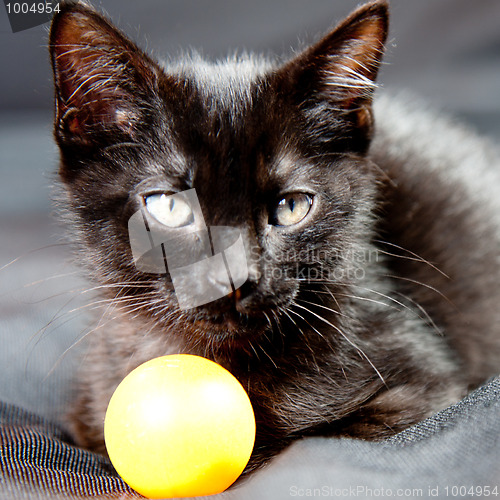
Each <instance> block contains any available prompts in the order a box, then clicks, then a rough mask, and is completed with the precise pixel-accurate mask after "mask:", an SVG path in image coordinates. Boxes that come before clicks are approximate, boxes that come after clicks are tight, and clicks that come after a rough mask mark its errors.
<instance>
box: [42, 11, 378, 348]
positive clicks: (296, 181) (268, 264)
mask: <svg viewBox="0 0 500 500" xmlns="http://www.w3.org/2000/svg"><path fill="white" fill-rule="evenodd" d="M386 31H387V12H386V5H385V4H384V3H376V4H372V5H371V6H368V7H365V8H363V9H360V10H359V11H358V12H356V13H355V14H353V16H351V18H349V19H348V20H347V21H345V22H344V23H343V24H342V25H341V26H340V27H338V28H337V29H336V30H335V31H333V32H332V33H331V34H329V35H328V36H327V37H325V38H324V39H323V40H321V41H320V42H319V43H318V44H316V45H315V46H313V47H311V48H310V49H308V50H307V51H305V52H304V53H302V54H300V55H299V56H297V57H296V58H294V59H293V60H291V61H289V62H287V63H286V64H284V65H281V66H279V65H273V64H270V63H269V62H267V61H264V60H260V59H252V58H248V59H241V60H228V61H226V62H223V63H218V64H209V63H206V62H203V61H201V60H198V59H197V58H193V59H192V60H184V61H182V62H181V63H179V64H178V65H176V66H175V67H167V68H166V69H162V68H160V67H159V66H158V65H157V64H156V63H155V62H153V61H151V60H150V59H149V58H148V57H147V56H146V55H145V54H143V53H142V52H141V51H140V50H139V49H137V47H135V46H134V45H133V44H132V43H131V42H130V41H128V40H126V39H125V38H124V37H123V36H122V35H121V34H120V33H119V32H117V31H116V29H114V28H113V27H112V26H111V25H109V24H108V23H107V22H106V21H105V20H104V19H103V18H102V17H100V16H99V15H98V14H96V13H94V12H92V11H90V10H88V9H87V8H84V7H81V6H72V7H69V6H68V7H65V8H64V9H63V12H62V13H61V14H59V15H58V16H57V17H56V18H55V21H54V24H53V28H52V32H51V40H50V44H51V49H52V58H53V66H54V74H55V83H56V105H57V106H56V128H55V135H56V139H57V141H58V143H59V146H60V148H61V158H62V159H61V168H60V174H61V177H62V180H63V181H64V184H65V186H66V194H67V203H68V213H69V214H70V216H71V219H72V223H73V224H74V225H75V227H76V229H77V236H78V239H79V241H80V242H81V245H82V247H83V250H84V251H83V253H82V255H83V259H84V260H85V262H86V264H87V265H88V267H89V269H90V271H91V273H92V274H93V278H94V279H96V280H97V281H98V282H99V283H101V284H103V285H106V286H107V288H106V290H109V291H110V294H111V295H112V296H115V295H117V296H126V297H127V298H130V300H129V301H128V302H124V303H125V304H128V307H129V308H130V310H131V314H134V315H140V316H143V317H144V319H145V321H148V322H150V323H151V322H152V323H153V324H154V325H156V326H158V327H160V329H168V330H173V329H177V330H178V331H180V332H182V335H184V336H186V338H187V340H188V341H189V342H191V343H198V342H200V341H201V342H203V341H205V342H207V341H209V342H210V343H214V341H216V342H218V343H232V342H234V341H236V342H238V343H239V344H244V343H245V342H247V341H248V340H251V339H254V338H256V337H258V336H259V335H262V334H263V333H266V332H269V331H270V330H271V329H272V323H273V321H277V318H279V317H280V316H283V315H284V316H286V314H287V313H286V309H287V307H288V306H289V305H290V304H291V303H292V302H293V301H294V300H296V298H297V297H298V296H304V295H305V294H307V293H309V292H310V291H311V290H312V289H314V288H315V287H317V286H320V285H321V284H322V283H323V282H325V281H326V280H328V281H329V282H333V284H335V283H336V282H338V284H341V283H342V282H343V281H348V280H352V279H353V277H352V276H350V273H349V269H350V268H351V267H352V266H353V262H351V261H350V259H351V257H352V256H351V257H350V251H351V250H352V247H353V246H354V244H356V243H359V241H360V240H363V239H364V238H366V237H367V234H368V233H369V227H370V210H371V203H372V196H373V187H372V185H373V176H372V173H371V170H370V165H369V164H368V163H367V162H365V161H364V160H363V154H364V152H365V151H366V149H367V147H368V144H369V138H370V134H371V128H372V123H371V110H370V101H371V94H372V90H373V81H374V79H375V76H376V73H377V69H378V64H379V57H380V54H381V51H382V48H383V43H384V40H385V36H386ZM191 189H194V190H195V193H196V198H197V201H198V202H199V208H200V209H201V213H202V216H203V219H204V223H205V224H206V226H207V227H213V226H229V227H233V228H237V229H238V231H239V232H240V234H241V236H242V241H243V243H244V247H245V258H246V263H247V266H248V278H247V280H246V282H245V283H244V284H243V285H242V286H241V287H239V288H238V289H237V290H235V291H233V292H232V293H230V294H228V295H226V296H224V297H222V298H219V299H217V300H215V301H211V302H209V303H207V304H205V305H202V306H198V307H193V308H189V309H186V310H181V309H180V307H179V304H178V300H177V298H176V296H175V291H174V287H173V283H172V279H171V276H170V274H169V273H165V271H164V272H163V274H161V273H153V272H144V271H141V270H139V269H138V268H137V265H136V263H134V259H133V255H132V251H131V247H130V235H129V231H128V227H129V226H128V224H129V220H130V218H131V217H132V216H133V215H134V214H135V213H138V212H140V211H141V212H142V213H143V214H144V217H145V218H146V222H147V224H148V227H159V228H160V230H161V231H163V234H166V235H167V236H168V235H172V237H174V236H175V237H176V238H177V239H178V241H179V242H180V243H179V245H180V246H179V252H180V253H181V254H182V253H185V254H189V252H190V251H192V248H191V247H192V244H193V241H195V240H193V239H190V237H189V236H186V235H189V234H190V232H192V230H193V224H195V223H196V220H195V219H196V217H194V211H195V209H194V207H193V206H190V204H189V203H187V202H185V201H183V199H182V198H179V197H176V193H182V192H185V191H188V190H191ZM173 325H176V327H175V328H173Z"/></svg>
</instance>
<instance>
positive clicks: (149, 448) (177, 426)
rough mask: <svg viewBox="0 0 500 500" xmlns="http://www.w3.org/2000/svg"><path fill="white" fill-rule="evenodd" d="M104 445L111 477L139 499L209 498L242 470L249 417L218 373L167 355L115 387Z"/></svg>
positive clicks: (241, 397)
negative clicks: (118, 478)
mask: <svg viewBox="0 0 500 500" xmlns="http://www.w3.org/2000/svg"><path fill="white" fill-rule="evenodd" d="M104 438H105V442H106V448H107V451H108V455H109V458H110V460H111V462H112V464H113V466H114V467H115V469H116V471H117V472H118V474H120V476H121V477H122V478H123V480H124V481H125V482H126V483H128V484H129V486H131V487H132V488H133V489H135V490H136V491H137V492H139V493H141V494H142V495H144V496H146V497H148V498H179V497H191V496H201V495H213V494H216V493H220V492H222V491H224V490H225V489H227V488H228V487H229V486H230V485H231V484H232V483H233V482H234V481H235V480H236V479H237V478H238V477H239V475H240V474H241V473H242V471H243V469H244V468H245V466H246V464H247V463H248V460H249V458H250V455H251V453H252V450H253V445H254V441H255V417H254V413H253V409H252V405H251V403H250V400H249V398H248V395H247V393H246V392H245V390H244V389H243V387H242V386H241V384H240V383H239V382H238V380H236V378H235V377H233V375H231V374H230V373H229V372H228V371H227V370H226V369H224V368H222V367H221V366H220V365H218V364H217V363H214V362H213V361H210V360H208V359H205V358H201V357H199V356H193V355H189V354H178V355H170V356H163V357H160V358H156V359H153V360H151V361H148V362H147V363H144V364H143V365H141V366H139V367H138V368H136V369H135V370H134V371H132V372H131V373H130V374H129V375H127V377H125V379H124V380H123V381H122V382H121V384H120V385H119V386H118V388H117V389H116V391H115V393H114V394H113V396H112V398H111V400H110V402H109V406H108V409H107V412H106V418H105V421H104Z"/></svg>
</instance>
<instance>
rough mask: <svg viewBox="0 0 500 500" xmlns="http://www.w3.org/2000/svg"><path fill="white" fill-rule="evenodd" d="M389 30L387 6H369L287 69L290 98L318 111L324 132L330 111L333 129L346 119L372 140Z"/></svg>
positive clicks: (284, 75)
mask: <svg viewBox="0 0 500 500" xmlns="http://www.w3.org/2000/svg"><path fill="white" fill-rule="evenodd" d="M388 24H389V13H388V4H387V2H386V1H376V2H372V3H369V4H366V5H364V6H362V7H360V8H359V9H358V10H356V11H354V12H353V13H352V14H351V15H350V16H349V17H348V18H347V19H346V20H344V21H343V22H342V23H341V24H340V25H338V26H337V27H336V28H335V29H334V30H333V31H332V32H330V33H329V34H328V35H326V36H325V37H324V38H323V39H322V40H320V41H319V42H318V43H316V44H315V45H313V46H312V47H309V48H308V49H307V50H306V51H304V52H302V53H301V54H299V55H298V56H296V57H295V58H294V59H293V60H292V61H290V62H289V63H287V64H286V65H285V66H284V67H283V68H281V78H282V82H283V83H285V85H286V87H287V89H288V90H287V92H288V93H291V94H293V95H294V96H295V98H296V99H297V101H298V102H300V104H301V106H302V107H305V108H308V109H309V110H311V111H312V113H310V114H311V116H312V117H314V120H316V121H317V122H319V123H317V125H318V126H321V127H322V129H323V130H324V128H325V123H326V122H328V120H329V118H328V116H322V115H321V113H320V109H323V111H325V112H328V111H330V114H331V115H332V116H331V118H332V120H333V123H335V121H338V119H339V116H342V117H343V119H345V120H347V121H349V122H350V123H351V124H352V126H353V130H355V131H357V132H358V133H359V134H360V135H364V136H366V137H369V135H370V132H371V127H372V113H371V101H372V96H373V91H374V89H375V88H376V84H375V80H376V77H377V73H378V69H379V66H380V63H381V58H382V55H383V51H384V44H385V41H386V38H387V32H388ZM325 103H327V104H328V105H327V106H325ZM318 105H319V106H318ZM315 107H317V109H316V110H314V108H315ZM339 111H340V112H341V114H340V115H339ZM314 120H313V121H314Z"/></svg>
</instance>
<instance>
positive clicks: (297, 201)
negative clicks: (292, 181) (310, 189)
mask: <svg viewBox="0 0 500 500" xmlns="http://www.w3.org/2000/svg"><path fill="white" fill-rule="evenodd" d="M311 206H312V197H311V196H309V195H308V194H305V193H290V194H287V195H286V196H284V197H283V198H281V200H280V201H279V202H278V204H277V205H276V208H275V210H274V216H273V218H272V223H273V224H274V225H276V226H293V225H294V224H297V223H298V222H300V221H301V220H302V219H304V218H305V216H306V215H307V214H308V213H309V210H310V209H311Z"/></svg>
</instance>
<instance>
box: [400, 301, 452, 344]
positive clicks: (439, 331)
mask: <svg viewBox="0 0 500 500" xmlns="http://www.w3.org/2000/svg"><path fill="white" fill-rule="evenodd" d="M396 293H397V294H398V295H400V296H401V297H403V298H404V299H406V300H408V301H409V302H411V303H412V304H413V305H414V306H415V307H416V308H417V309H419V310H420V311H421V312H422V314H423V315H424V316H423V317H422V316H419V317H420V318H421V319H422V320H424V321H426V322H427V323H429V324H430V325H431V326H432V328H433V329H434V330H435V331H436V333H437V334H438V335H439V336H443V335H444V332H443V330H441V329H440V328H439V327H438V326H437V325H436V323H435V322H434V320H433V319H432V318H431V317H430V315H429V313H428V312H427V311H426V310H425V309H424V308H423V307H422V306H421V305H420V304H419V303H418V302H416V301H415V300H413V299H412V298H410V297H408V296H407V295H405V294H403V293H401V292H396Z"/></svg>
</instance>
